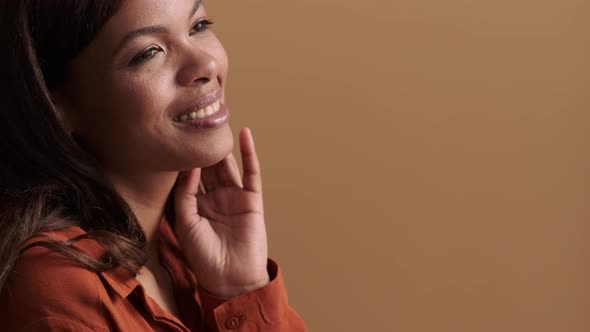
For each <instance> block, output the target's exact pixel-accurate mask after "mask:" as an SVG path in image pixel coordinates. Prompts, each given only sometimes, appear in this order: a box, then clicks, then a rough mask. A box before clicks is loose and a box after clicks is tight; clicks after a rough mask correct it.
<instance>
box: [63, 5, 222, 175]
mask: <svg viewBox="0 0 590 332" xmlns="http://www.w3.org/2000/svg"><path fill="white" fill-rule="evenodd" d="M208 22H209V21H208V20H207V17H206V14H205V9H204V8H203V6H202V4H201V3H200V1H196V0H125V1H123V3H122V6H121V8H120V9H119V10H118V11H117V12H116V13H115V15H114V16H113V17H112V18H111V19H110V20H109V21H108V22H107V23H106V24H105V25H104V26H103V28H102V29H101V30H100V31H99V33H98V34H97V35H96V37H95V39H94V40H93V41H92V42H91V44H90V45H89V47H87V48H86V49H85V50H84V51H83V52H82V53H81V54H80V55H79V56H78V57H77V58H76V59H74V61H73V62H72V63H71V66H70V68H69V69H70V70H69V76H68V80H67V83H66V85H65V86H64V88H63V89H62V91H58V96H59V97H58V98H57V102H58V106H59V107H60V108H61V110H62V113H63V115H64V117H65V119H66V120H65V121H66V122H67V123H68V124H69V126H70V127H71V128H72V129H73V131H74V132H75V133H77V134H78V135H79V136H81V137H82V138H83V140H84V141H85V143H86V144H88V145H89V147H90V149H91V150H92V152H93V153H94V154H95V155H96V156H97V158H98V159H99V160H100V161H101V162H102V164H103V166H104V167H105V168H106V169H107V170H109V171H114V172H129V171H132V172H138V173H139V172H143V171H176V170H186V169H189V168H194V167H205V166H209V165H212V164H214V163H215V162H217V161H219V160H221V159H223V158H224V157H225V156H226V155H227V154H228V153H230V152H231V150H232V147H233V137H232V134H231V131H230V128H229V125H228V123H227V121H228V117H229V113H228V110H227V108H226V107H225V106H224V105H225V98H224V89H225V82H226V76H227V69H228V60H227V55H226V53H225V50H224V49H223V46H222V45H221V43H220V42H219V40H218V39H217V37H216V36H215V35H214V34H213V32H212V31H210V30H208V29H207V26H208ZM218 102H219V103H218Z"/></svg>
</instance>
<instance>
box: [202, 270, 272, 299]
mask: <svg viewBox="0 0 590 332" xmlns="http://www.w3.org/2000/svg"><path fill="white" fill-rule="evenodd" d="M269 282H270V278H269V276H268V274H266V276H264V277H262V278H261V279H260V280H258V281H255V282H252V283H247V284H240V285H228V284H220V285H212V286H207V285H200V286H199V287H200V288H201V289H202V290H203V291H205V292H207V293H209V294H210V295H212V296H215V297H218V298H222V299H226V300H227V299H232V298H234V297H238V296H240V295H242V294H245V293H249V292H252V291H254V290H256V289H259V288H262V287H264V286H266V285H267V284H268V283H269Z"/></svg>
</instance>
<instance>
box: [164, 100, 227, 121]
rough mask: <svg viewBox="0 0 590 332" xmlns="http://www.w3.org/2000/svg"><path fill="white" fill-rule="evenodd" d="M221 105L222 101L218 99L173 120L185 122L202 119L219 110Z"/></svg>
mask: <svg viewBox="0 0 590 332" xmlns="http://www.w3.org/2000/svg"><path fill="white" fill-rule="evenodd" d="M220 107H221V102H220V101H219V100H218V101H216V102H214V103H213V104H211V105H209V106H207V107H204V108H202V109H200V110H198V111H193V112H191V113H189V114H184V115H181V116H177V117H175V118H174V119H172V120H173V121H175V122H185V121H188V120H194V119H202V118H205V117H207V116H209V115H211V114H213V113H215V112H217V111H219V108H220Z"/></svg>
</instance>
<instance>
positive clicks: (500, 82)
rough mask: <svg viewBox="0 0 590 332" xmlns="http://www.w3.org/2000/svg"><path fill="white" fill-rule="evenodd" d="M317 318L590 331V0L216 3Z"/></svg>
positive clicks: (295, 270) (420, 326) (302, 290)
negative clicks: (589, 242)
mask: <svg viewBox="0 0 590 332" xmlns="http://www.w3.org/2000/svg"><path fill="white" fill-rule="evenodd" d="M207 6H208V10H209V14H210V16H211V17H212V18H213V20H214V21H216V25H215V27H214V29H215V30H216V32H217V33H218V35H219V36H220V38H221V39H222V41H223V42H224V45H225V46H226V48H227V50H228V53H229V55H230V80H229V82H230V83H229V90H228V96H229V104H230V107H231V109H232V111H233V120H232V121H233V129H234V132H237V130H238V129H239V127H242V126H250V127H251V128H252V129H253V133H254V136H255V139H256V141H257V147H258V151H259V154H260V157H261V160H262V166H263V177H264V189H265V207H266V211H267V223H268V231H269V240H270V253H271V256H272V257H274V258H276V259H277V260H278V261H279V262H280V265H281V267H282V269H283V273H284V276H285V279H286V283H287V287H288V290H289V296H290V302H291V304H292V305H293V306H294V307H295V308H296V309H297V311H298V312H299V313H300V314H301V315H302V316H303V317H304V318H305V320H306V321H307V323H308V325H309V327H310V329H311V330H312V331H328V332H329V331H403V332H422V331H424V332H427V331H428V332H430V331H437V332H443V331H449V332H457V331H469V332H471V331H477V332H479V331H482V332H484V331H485V332H487V331H490V332H492V331H493V332H500V331H501V332H506V331H515V332H517V331H518V332H523V331H525V332H528V331H531V332H533V331H534V332H544V331H556V332H557V331H559V332H588V331H590V286H589V284H590V268H589V259H590V251H589V249H590V248H589V247H590V246H589V245H588V238H589V237H590V227H589V225H588V223H589V221H590V202H589V200H590V176H589V171H590V157H589V153H590V100H589V95H590V66H589V62H590V48H589V44H590V42H589V41H590V24H589V22H590V8H589V7H590V6H589V3H588V2H587V1H584V0H553V1H546V0H536V1H533V0H528V1H526V0H480V1H466V0H450V1H439V0H418V1H416V0H401V1H386V0H379V1H378V0H363V1H358V0H356V1H353V0H297V1H276V0H275V1H270V0H267V1H263V0H239V1H228V0H209V1H208V3H207Z"/></svg>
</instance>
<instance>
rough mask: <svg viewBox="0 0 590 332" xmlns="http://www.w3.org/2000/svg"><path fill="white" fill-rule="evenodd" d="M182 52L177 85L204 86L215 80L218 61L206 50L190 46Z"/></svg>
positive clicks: (217, 71)
mask: <svg viewBox="0 0 590 332" xmlns="http://www.w3.org/2000/svg"><path fill="white" fill-rule="evenodd" d="M182 52H183V55H182V56H181V58H182V60H181V61H182V62H181V63H182V65H181V67H180V70H179V72H178V83H179V84H180V85H181V86H191V85H195V84H196V85H205V84H207V83H209V82H211V81H214V80H217V78H218V76H219V70H220V64H219V61H218V60H217V59H216V58H215V57H214V56H213V55H212V54H211V53H209V52H207V50H206V49H204V48H202V47H198V46H196V45H194V44H192V45H187V46H186V47H185V48H184V50H183V51H182Z"/></svg>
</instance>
